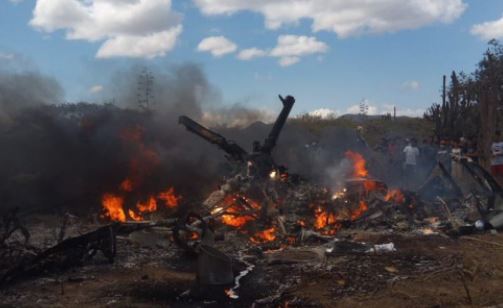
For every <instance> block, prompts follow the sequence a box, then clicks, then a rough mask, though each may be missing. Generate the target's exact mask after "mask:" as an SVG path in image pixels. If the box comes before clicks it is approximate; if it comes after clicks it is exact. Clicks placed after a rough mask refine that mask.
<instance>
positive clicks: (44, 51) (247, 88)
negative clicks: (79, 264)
mask: <svg viewBox="0 0 503 308" xmlns="http://www.w3.org/2000/svg"><path fill="white" fill-rule="evenodd" d="M145 1H146V2H147V3H149V4H148V5H146V6H145V7H142V6H141V4H138V7H137V9H136V10H135V8H133V6H132V5H131V3H140V2H145ZM149 1H150V2H149ZM266 2H267V1H264V0H255V1H249V0H248V1H245V0H212V1H210V0H194V1H180V0H173V1H172V2H171V1H169V0H141V1H140V0H88V1H77V0H38V1H34V0H24V1H22V0H17V1H13V0H0V58H2V59H3V60H4V61H3V62H0V64H1V63H6V61H11V62H15V64H16V65H17V66H23V67H25V68H27V69H28V68H29V69H35V70H37V71H39V72H41V73H43V74H45V75H49V76H51V77H54V78H55V79H56V80H58V81H59V83H60V84H61V85H62V87H63V88H64V90H65V95H66V99H67V100H68V101H79V100H88V101H96V102H100V101H102V100H103V96H102V94H101V93H99V92H100V91H99V90H100V89H101V87H106V85H107V82H108V81H109V79H110V77H111V76H112V75H113V74H114V73H116V72H117V71H120V70H123V69H126V68H128V67H131V66H132V65H148V66H151V67H166V66H170V65H173V64H179V63H184V62H194V63H197V64H200V65H201V66H202V67H203V69H204V71H205V72H206V74H207V76H208V79H209V80H210V82H211V83H212V84H213V85H214V86H215V87H216V88H218V89H219V90H220V92H221V93H222V99H223V103H224V104H235V103H240V104H244V105H247V106H258V107H259V108H263V109H272V110H276V109H278V106H277V99H276V95H277V94H279V93H282V94H286V93H290V94H293V95H295V96H296V98H297V105H296V110H295V113H303V112H311V111H313V110H317V109H322V108H325V109H330V110H334V111H336V112H337V113H338V114H342V113H346V112H348V111H351V110H354V106H356V105H358V103H359V102H360V101H362V100H364V99H365V100H366V101H367V103H368V104H370V105H371V111H372V112H373V113H382V112H385V111H387V110H389V108H390V106H392V105H395V106H397V108H398V112H399V114H400V113H402V114H411V115H414V114H416V115H417V114H421V112H422V110H424V109H425V108H427V107H428V106H429V105H431V103H433V102H435V101H438V100H439V93H440V86H441V79H442V75H443V74H447V75H448V74H450V72H451V71H452V70H456V71H459V70H464V71H466V72H471V71H473V70H474V69H475V66H476V64H477V62H478V61H479V60H480V58H481V56H482V53H483V52H484V50H485V49H486V47H487V41H488V39H489V38H490V37H496V38H501V39H503V19H502V16H503V3H502V1H501V0H483V1H482V0H471V1H469V0H424V1H418V0H386V1H382V0H380V1H374V2H376V3H377V4H376V5H374V6H372V5H370V6H369V5H367V6H365V5H364V4H362V3H363V2H364V1H362V0H354V1H342V0H307V1H306V0H291V1H287V0H269V2H267V3H266ZM348 2H352V4H347V3H348ZM370 2H372V1H370ZM265 3H266V4H265ZM306 3H308V5H307V6H305V5H306ZM367 3H368V2H367ZM383 3H384V4H383ZM418 3H419V4H418ZM421 3H423V4H421ZM104 4H105V5H110V7H112V8H114V11H113V12H112V11H111V10H110V12H107V11H106V10H104V9H103V7H105V8H106V6H103V5H104ZM128 4H129V6H128ZM170 4H171V5H170ZM273 4H274V5H273ZM56 5H60V6H58V7H57V8H55V6H56ZM100 5H101V6H100ZM36 6H37V9H35V8H36ZM422 6H428V7H427V8H424V7H422ZM149 10H150V11H149ZM82 12H87V13H89V16H87V15H85V13H82ZM145 12H147V13H145ZM152 12H156V14H152ZM355 12H356V13H355ZM87 13H86V14H87ZM79 14H80V15H79ZM82 14H84V15H85V16H84V15H82ZM107 14H110V15H107ZM344 14H346V15H344ZM82 16H84V17H82ZM96 16H98V17H96ZM99 16H101V17H99ZM115 16H122V17H115ZM81 17H82V18H81ZM100 18H101V19H100ZM121 18H122V19H121ZM128 18H130V19H128ZM124 20H126V22H124ZM477 25H478V26H477ZM157 34H159V36H157ZM69 37H71V39H68V38H69ZM212 37H213V39H210V40H206V42H205V43H204V44H203V42H204V40H205V39H208V38H212ZM281 37H283V40H282V41H281V42H280V41H279V40H280V38H281ZM130 38H133V39H132V40H130ZM215 38H217V39H215ZM138 42H141V43H140V44H138ZM249 48H255V51H256V52H257V54H256V55H259V56H257V57H255V58H253V59H250V60H246V61H245V60H242V59H239V58H238V55H239V53H240V52H242V51H243V50H245V49H249ZM280 62H282V63H283V65H281V64H280ZM287 64H289V65H287ZM93 87H94V90H95V91H90V89H91V88H93ZM105 90H106V89H104V91H103V93H105V92H106V91H105Z"/></svg>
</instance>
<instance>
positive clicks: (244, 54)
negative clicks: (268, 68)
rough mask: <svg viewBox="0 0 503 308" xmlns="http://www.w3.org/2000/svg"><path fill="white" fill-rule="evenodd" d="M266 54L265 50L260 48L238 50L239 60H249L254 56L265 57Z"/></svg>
mask: <svg viewBox="0 0 503 308" xmlns="http://www.w3.org/2000/svg"><path fill="white" fill-rule="evenodd" d="M266 55H267V52H266V51H265V50H262V49H258V48H248V49H243V50H241V51H240V52H239V54H238V59H240V60H244V61H247V60H251V59H254V58H259V57H265V56H266Z"/></svg>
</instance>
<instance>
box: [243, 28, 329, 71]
mask: <svg viewBox="0 0 503 308" xmlns="http://www.w3.org/2000/svg"><path fill="white" fill-rule="evenodd" d="M327 51H328V45H327V44H325V43H324V42H321V41H318V39H317V38H316V37H313V36H300V35H280V36H279V37H278V42H277V44H276V46H275V47H274V48H272V50H269V51H265V50H263V49H258V48H249V49H244V50H242V51H241V52H240V53H239V54H238V59H240V60H251V59H253V58H257V57H264V56H269V57H275V58H279V60H278V63H279V65H281V66H283V67H286V66H290V65H293V64H296V63H298V62H299V61H300V59H301V57H303V56H308V55H312V54H321V53H325V52H327Z"/></svg>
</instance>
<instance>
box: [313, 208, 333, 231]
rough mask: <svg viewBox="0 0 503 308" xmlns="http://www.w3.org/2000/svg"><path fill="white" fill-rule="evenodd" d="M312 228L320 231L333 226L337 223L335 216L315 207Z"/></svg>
mask: <svg viewBox="0 0 503 308" xmlns="http://www.w3.org/2000/svg"><path fill="white" fill-rule="evenodd" d="M314 218H315V221H314V228H315V229H316V230H320V229H323V228H325V227H326V226H329V225H334V224H335V223H336V222H337V216H335V214H334V213H328V212H327V211H325V210H324V209H322V208H321V207H317V208H316V209H315V211H314Z"/></svg>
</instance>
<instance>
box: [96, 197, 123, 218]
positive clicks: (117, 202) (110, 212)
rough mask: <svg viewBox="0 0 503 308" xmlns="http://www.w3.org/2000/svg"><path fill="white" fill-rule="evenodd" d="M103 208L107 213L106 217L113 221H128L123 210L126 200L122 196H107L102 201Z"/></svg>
mask: <svg viewBox="0 0 503 308" xmlns="http://www.w3.org/2000/svg"><path fill="white" fill-rule="evenodd" d="M101 204H102V205H103V208H104V209H105V210H106V211H107V212H106V213H105V216H107V217H109V218H110V219H111V220H113V221H121V222H125V221H126V213H125V212H124V209H123V204H124V199H123V198H122V197H120V196H116V195H112V194H105V195H103V198H102V199H101Z"/></svg>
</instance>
